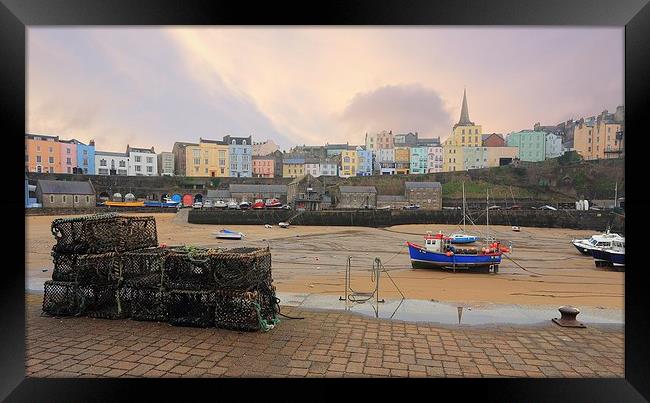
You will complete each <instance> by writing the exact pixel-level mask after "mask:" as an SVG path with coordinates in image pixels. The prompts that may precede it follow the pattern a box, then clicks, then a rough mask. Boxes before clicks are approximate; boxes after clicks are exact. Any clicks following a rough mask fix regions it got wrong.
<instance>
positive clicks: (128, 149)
mask: <svg viewBox="0 0 650 403" xmlns="http://www.w3.org/2000/svg"><path fill="white" fill-rule="evenodd" d="M126 152H127V153H128V152H134V153H147V154H155V152H154V151H153V147H151V148H138V147H131V146H128V145H127V146H126Z"/></svg>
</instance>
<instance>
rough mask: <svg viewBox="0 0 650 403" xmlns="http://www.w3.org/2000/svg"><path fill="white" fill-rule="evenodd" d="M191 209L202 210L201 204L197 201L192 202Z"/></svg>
mask: <svg viewBox="0 0 650 403" xmlns="http://www.w3.org/2000/svg"><path fill="white" fill-rule="evenodd" d="M192 208H195V209H200V208H203V203H201V202H198V201H197V202H194V204H192Z"/></svg>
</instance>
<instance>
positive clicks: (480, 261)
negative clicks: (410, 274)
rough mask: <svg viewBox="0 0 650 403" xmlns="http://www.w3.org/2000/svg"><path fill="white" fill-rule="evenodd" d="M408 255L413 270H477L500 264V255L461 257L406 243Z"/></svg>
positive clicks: (460, 255) (461, 255)
mask: <svg viewBox="0 0 650 403" xmlns="http://www.w3.org/2000/svg"><path fill="white" fill-rule="evenodd" d="M408 248H409V255H410V258H411V267H413V268H414V269H432V268H450V269H460V268H465V267H466V268H479V267H483V268H485V267H490V266H495V265H497V266H498V265H499V264H500V263H501V254H500V253H495V254H478V255H463V254H452V255H447V254H446V253H439V252H432V251H428V250H426V249H424V248H422V247H419V246H417V245H415V244H412V243H410V242H409V243H408Z"/></svg>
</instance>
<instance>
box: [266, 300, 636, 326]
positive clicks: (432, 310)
mask: <svg viewBox="0 0 650 403" xmlns="http://www.w3.org/2000/svg"><path fill="white" fill-rule="evenodd" d="M277 297H278V298H280V301H281V302H280V304H281V305H286V306H299V307H301V308H305V309H314V310H347V311H349V312H352V313H356V314H360V315H366V316H372V317H377V318H381V319H393V320H403V321H408V322H431V323H441V324H450V325H457V324H463V325H492V324H519V325H530V324H538V323H544V322H549V321H550V320H551V319H552V318H556V317H560V313H559V312H558V310H557V307H528V306H522V305H506V304H488V305H485V304H483V305H481V306H472V305H470V304H463V305H462V306H460V305H461V304H454V303H443V302H433V301H425V300H416V299H405V300H403V301H401V300H399V299H398V300H386V302H384V303H379V304H377V303H376V302H375V301H374V300H371V301H367V302H365V303H351V302H347V303H346V302H345V301H340V300H339V297H338V296H334V295H318V294H292V293H282V292H278V293H277ZM578 319H579V320H580V322H583V323H585V324H587V325H588V324H589V323H593V324H614V325H616V324H618V325H622V324H623V323H624V313H623V310H619V309H580V315H579V316H578Z"/></svg>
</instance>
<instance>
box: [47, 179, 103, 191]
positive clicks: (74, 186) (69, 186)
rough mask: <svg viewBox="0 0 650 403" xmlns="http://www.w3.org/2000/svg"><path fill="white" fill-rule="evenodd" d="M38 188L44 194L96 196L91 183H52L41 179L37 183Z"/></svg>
mask: <svg viewBox="0 0 650 403" xmlns="http://www.w3.org/2000/svg"><path fill="white" fill-rule="evenodd" d="M36 187H37V188H40V189H41V193H44V194H78V195H94V194H95V189H93V185H92V184H91V183H90V181H85V182H82V181H52V180H45V179H39V180H38V181H36Z"/></svg>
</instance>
